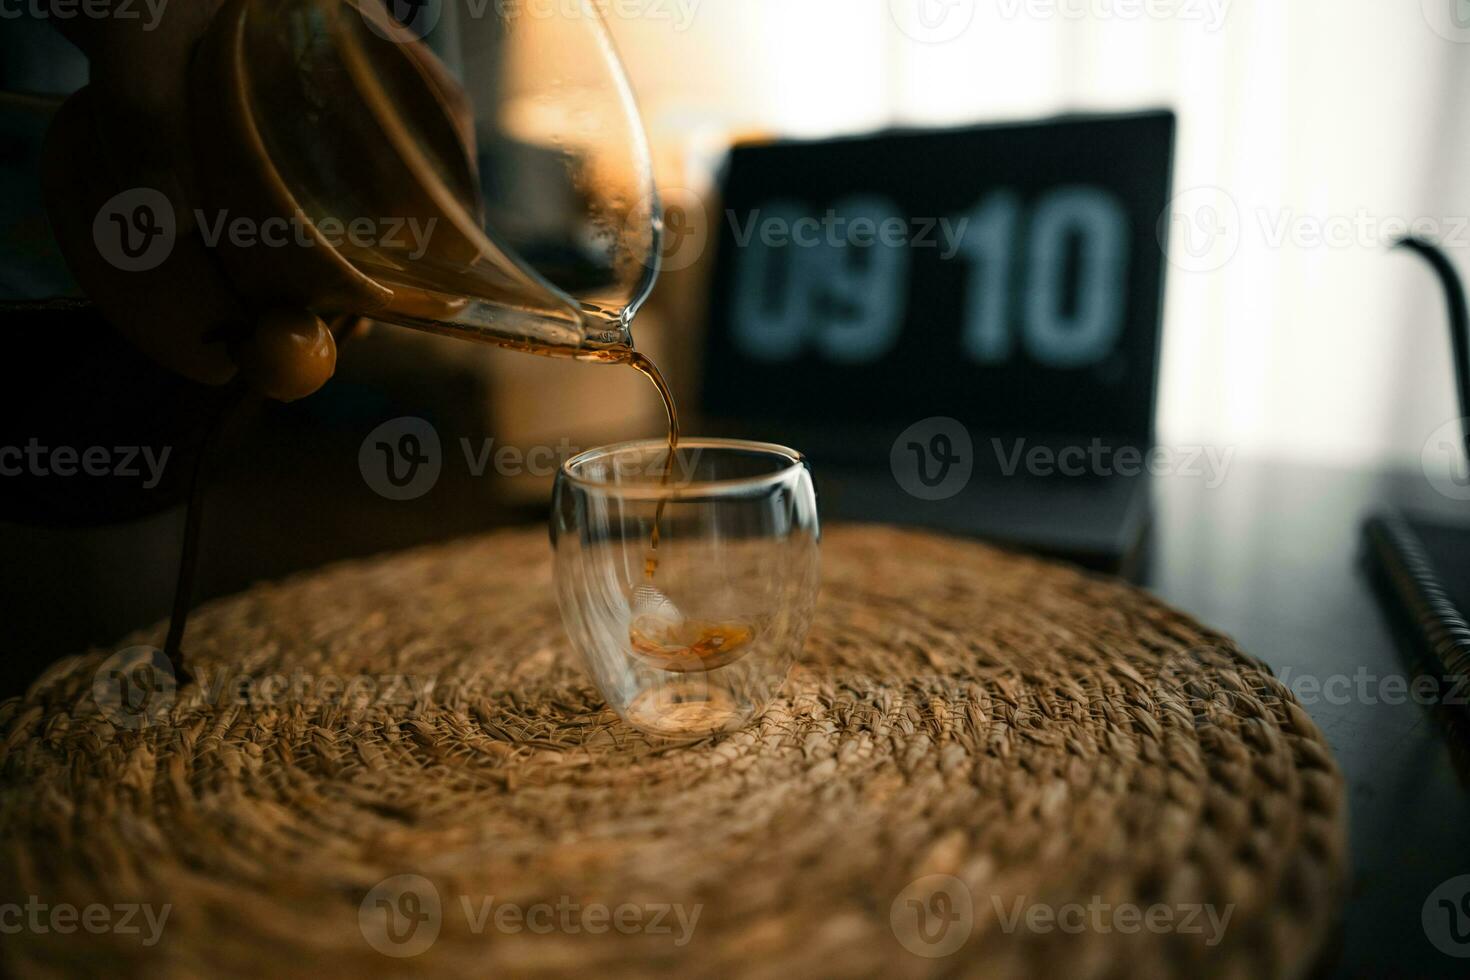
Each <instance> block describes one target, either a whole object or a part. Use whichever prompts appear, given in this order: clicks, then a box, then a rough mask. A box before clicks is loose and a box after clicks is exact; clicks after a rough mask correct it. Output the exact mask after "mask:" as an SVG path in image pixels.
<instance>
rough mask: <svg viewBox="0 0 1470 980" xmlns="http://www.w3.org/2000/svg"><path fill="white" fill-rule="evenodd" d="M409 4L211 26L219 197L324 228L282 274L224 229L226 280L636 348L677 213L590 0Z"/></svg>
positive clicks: (201, 64) (494, 336) (209, 113)
mask: <svg viewBox="0 0 1470 980" xmlns="http://www.w3.org/2000/svg"><path fill="white" fill-rule="evenodd" d="M413 9H414V11H415V16H414V18H413V19H412V20H411V21H410V23H408V24H404V23H401V22H399V21H398V20H396V19H395V18H394V17H392V16H390V14H389V13H388V10H387V9H386V8H385V7H384V6H383V5H382V4H381V3H380V2H379V0H285V2H282V0H248V2H245V3H243V4H240V5H238V7H237V8H235V9H234V10H228V11H227V12H226V13H225V14H223V15H222V16H221V17H220V18H219V19H218V21H217V23H215V24H214V25H213V27H212V28H211V30H210V33H209V35H208V36H207V37H206V39H205V41H204V42H203V46H204V50H203V51H202V52H201V57H198V58H196V69H195V73H196V76H197V77H196V85H195V89H196V95H197V98H198V100H199V102H200V104H201V105H202V106H204V107H207V108H206V109H205V111H203V112H201V113H197V114H196V116H197V123H198V125H197V126H196V132H195V135H194V142H195V146H196V152H197V154H198V156H199V157H200V158H201V160H200V163H201V166H200V168H199V172H200V174H201V175H203V178H202V181H201V183H202V188H201V190H202V192H203V196H204V197H205V198H208V199H210V203H211V204H214V205H217V206H218V207H219V208H221V209H225V208H228V209H231V210H232V211H233V212H235V213H241V212H242V210H243V212H244V213H246V214H247V215H248V216H254V217H258V218H260V219H261V220H266V219H268V218H271V217H286V218H288V219H290V220H291V221H292V222H295V223H297V224H298V225H299V226H300V227H299V228H298V229H296V230H297V231H299V232H300V233H301V234H300V238H301V239H302V240H304V241H308V242H310V245H309V246H308V247H307V248H305V249H300V250H299V251H301V252H303V253H306V252H309V253H310V254H309V255H302V256H297V257H298V258H304V260H305V261H304V262H302V263H301V264H300V265H299V267H298V268H296V269H289V268H287V269H286V270H285V272H284V274H283V267H285V266H287V265H288V263H285V262H282V261H280V260H279V257H277V256H267V257H266V259H267V260H266V261H262V256H261V255H260V254H259V253H260V251H261V250H260V249H258V248H236V247H231V245H230V244H229V243H224V244H223V246H222V248H221V254H222V258H223V259H224V261H225V263H226V266H227V269H228V271H229V273H230V274H231V276H232V278H234V279H235V280H236V281H238V282H240V283H242V284H243V285H244V286H245V288H246V289H247V290H249V291H250V292H251V293H252V294H255V295H260V294H262V293H264V294H266V295H270V294H271V293H272V292H283V293H285V294H286V295H284V296H282V297H281V298H282V299H291V300H300V299H307V300H310V301H311V302H309V303H308V304H307V305H309V306H311V307H312V308H314V309H318V311H319V312H323V310H322V309H321V308H322V307H337V309H334V310H329V311H326V312H343V313H355V314H363V315H368V316H371V317H372V318H373V319H375V320H382V321H387V322H391V323H396V324H401V325H404V326H409V327H415V328H418V329H423V330H429V331H433V332H436V333H445V334H453V335H459V336H465V337H468V338H471V339H477V340H482V341H486V340H488V341H491V342H493V343H498V344H502V345H506V346H511V347H520V348H526V349H531V350H534V351H537V352H539V353H548V354H567V355H572V356H589V357H601V358H603V359H606V358H607V355H608V353H609V352H613V353H615V352H618V351H621V350H626V349H629V348H631V346H632V335H631V333H630V331H629V324H630V323H631V321H632V318H633V316H634V314H635V313H636V312H637V310H638V307H639V305H640V304H641V303H642V302H643V300H644V299H645V298H646V297H647V295H648V293H649V292H650V290H651V289H652V286H653V282H654V279H655V277H656V275H657V264H658V254H659V244H660V237H661V222H660V215H659V207H658V201H657V196H656V193H655V190H654V184H653V174H652V165H651V162H650V157H649V152H648V146H647V142H646V139H645V136H644V132H643V127H642V124H641V122H640V120H639V117H638V111H637V107H636V105H635V103H634V100H633V96H632V92H631V90H630V88H629V86H628V82H627V79H626V78H625V77H624V74H623V70H622V66H621V64H620V62H619V61H618V58H617V56H616V54H615V52H614V50H613V47H612V42H611V39H610V38H609V36H608V34H607V30H606V27H605V25H604V24H603V22H602V20H601V17H600V15H599V14H598V12H597V11H596V9H595V8H594V6H593V4H592V3H590V2H587V0H578V2H573V3H569V4H558V5H555V7H554V8H547V9H542V8H540V7H539V6H537V5H534V4H487V5H484V7H483V8H481V9H480V10H478V11H476V9H475V8H473V7H465V6H463V5H459V4H436V5H416V6H415V8H413ZM220 106H224V107H225V110H224V111H220V110H219V108H218V107H220ZM354 227H358V228H361V229H363V230H364V231H365V232H366V233H365V234H362V235H354V234H352V233H350V229H352V228H354ZM393 232H396V233H393ZM410 232H412V233H410ZM293 293H295V294H298V295H292V294H293Z"/></svg>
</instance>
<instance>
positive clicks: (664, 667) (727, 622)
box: [551, 439, 821, 739]
mask: <svg viewBox="0 0 1470 980" xmlns="http://www.w3.org/2000/svg"><path fill="white" fill-rule="evenodd" d="M820 537H821V534H820V530H819V527H818V522H817V503H816V495H815V493H814V491H813V489H812V477H811V470H810V467H809V466H808V465H807V462H806V460H805V458H803V457H802V456H801V455H800V454H799V453H796V452H793V451H792V450H790V449H785V448H782V447H780V446H774V445H770V444H767V443H758V442H741V441H736V440H728V439H686V440H683V441H681V442H680V444H679V448H678V451H677V452H676V453H675V454H674V455H673V458H672V459H670V456H669V449H668V445H667V443H665V442H663V441H662V440H649V441H644V442H628V443H622V444H619V445H615V446H608V447H604V448H602V449H594V450H591V451H590V452H585V453H582V454H581V455H579V456H575V457H573V458H572V459H570V460H568V461H567V462H566V464H565V465H564V466H563V467H562V469H561V472H560V474H559V475H558V477H557V483H556V493H555V500H554V504H553V512H552V523H551V538H552V546H553V548H554V550H555V556H556V592H557V601H558V602H559V603H560V605H561V613H562V619H563V621H564V622H565V624H566V629H567V633H568V634H569V635H570V637H571V640H572V643H573V645H574V646H576V648H577V649H578V651H580V653H581V654H582V657H583V659H584V660H585V662H586V665H587V669H588V672H589V673H590V674H591V675H592V679H593V681H594V682H595V683H596V684H597V687H598V689H599V690H601V691H602V694H603V697H605V698H606V699H607V702H608V704H609V705H611V706H612V708H613V710H615V711H616V712H617V713H618V714H619V715H620V716H621V717H622V718H623V719H624V720H625V721H626V722H627V723H628V724H630V725H632V726H633V727H634V728H637V729H639V730H640V731H643V732H645V733H647V734H649V735H653V736H658V737H662V738H668V739H695V738H701V737H703V736H706V735H711V734H714V733H716V732H722V731H732V730H734V729H738V728H741V727H743V726H744V725H746V724H747V723H748V722H750V721H751V720H753V719H754V718H756V717H757V716H758V715H759V714H760V713H761V712H762V711H764V710H765V708H766V706H767V705H768V704H769V703H770V701H771V699H772V698H773V697H774V696H775V695H776V693H777V691H778V690H779V689H780V687H781V685H782V683H783V682H784V681H785V679H786V675H787V673H788V672H789V671H790V670H791V666H792V665H793V664H794V663H795V662H796V658H797V656H798V655H799V654H800V652H801V647H802V643H803V642H804V641H805V639H806V633H807V628H808V627H809V626H810V624H811V617H812V609H813V607H814V605H815V603H816V597H817V583H818V548H819V543H820Z"/></svg>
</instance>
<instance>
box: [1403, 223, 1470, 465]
mask: <svg viewBox="0 0 1470 980" xmlns="http://www.w3.org/2000/svg"><path fill="white" fill-rule="evenodd" d="M1393 247H1394V248H1407V249H1409V250H1410V251H1413V252H1415V253H1417V254H1419V255H1421V256H1423V257H1424V259H1425V260H1426V261H1427V262H1428V263H1429V265H1430V266H1431V267H1432V268H1433V269H1434V272H1435V274H1436V275H1437V276H1439V282H1440V286H1441V287H1443V289H1444V295H1445V303H1446V305H1447V306H1448V307H1449V313H1450V343H1451V345H1452V347H1453V349H1454V353H1455V388H1456V391H1457V393H1458V394H1459V398H1460V424H1461V431H1460V442H1461V449H1463V450H1464V452H1465V458H1466V459H1467V460H1470V312H1467V308H1466V302H1465V286H1464V283H1462V282H1461V281H1460V276H1459V273H1457V272H1456V271H1455V267H1454V264H1453V263H1451V262H1450V259H1449V256H1447V255H1446V254H1445V253H1444V250H1443V249H1441V248H1440V247H1439V246H1438V245H1436V244H1434V243H1433V242H1431V241H1428V240H1427V239H1423V238H1416V237H1414V236H1409V237H1406V238H1401V239H1399V240H1398V241H1396V242H1394V243H1393Z"/></svg>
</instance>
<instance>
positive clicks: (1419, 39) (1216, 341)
mask: <svg viewBox="0 0 1470 980" xmlns="http://www.w3.org/2000/svg"><path fill="white" fill-rule="evenodd" d="M604 2H605V4H606V6H605V10H606V14H607V16H608V20H609V23H610V25H611V27H612V30H613V33H614V36H615V38H616V39H617V41H618V43H619V45H620V47H621V48H622V50H623V53H624V57H625V59H626V60H627V62H628V66H629V71H630V74H631V75H632V78H633V84H634V88H635V89H636V90H637V92H638V95H639V98H640V100H641V101H642V102H643V104H644V107H645V113H646V116H647V121H648V123H649V127H650V130H651V131H652V133H653V138H654V141H655V145H656V146H660V145H662V146H664V147H667V146H669V145H673V144H678V145H680V146H686V147H687V145H688V144H689V141H690V138H691V133H699V132H707V133H710V134H714V135H716V136H717V137H723V136H724V135H727V134H739V133H746V132H761V133H768V134H769V133H775V134H780V135H799V136H814V135H823V134H829V133H839V132H852V131H860V130H865V129H872V128H879V127H883V126H889V125H944V124H958V123H970V122H979V121H988V120H996V119H1007V118H1024V117H1029V116H1037V115H1047V114H1053V113H1058V112H1066V111H1086V110H1122V109H1138V108H1146V107H1157V106H1167V107H1172V108H1174V109H1175V110H1176V111H1177V112H1178V114H1179V118H1180V130H1179V148H1178V158H1177V163H1176V170H1175V190H1176V192H1189V194H1190V196H1188V197H1186V198H1183V199H1181V207H1184V206H1186V205H1187V207H1188V210H1187V211H1186V212H1185V213H1184V215H1183V217H1184V218H1188V219H1194V220H1201V219H1203V220H1206V221H1211V220H1217V221H1218V223H1217V225H1216V227H1217V228H1219V229H1220V230H1223V231H1225V232H1226V234H1225V235H1224V236H1222V237H1221V238H1220V239H1218V242H1219V243H1221V244H1218V245H1217V248H1218V249H1220V250H1222V251H1217V252H1216V253H1214V254H1213V255H1212V256H1211V257H1208V258H1205V259H1202V260H1201V259H1199V258H1198V257H1191V256H1189V255H1187V254H1184V255H1180V254H1179V253H1178V252H1177V249H1178V248H1179V247H1180V246H1181V245H1182V244H1183V243H1182V239H1181V238H1180V236H1178V235H1176V241H1175V243H1174V244H1175V247H1176V258H1179V259H1180V261H1179V262H1176V263H1174V264H1171V265H1170V267H1169V288H1168V296H1167V304H1166V316H1165V319H1166V323H1165V341H1164V360H1163V373H1162V382H1161V391H1160V418H1159V429H1160V436H1161V439H1162V440H1163V441H1165V442H1169V443H1172V444H1177V445H1186V444H1188V445H1198V444H1208V445H1215V446H1233V447H1236V449H1237V450H1238V452H1239V454H1240V455H1242V456H1246V455H1253V456H1291V457H1295V458H1305V459H1310V460H1317V461H1326V462H1336V463H1362V462H1383V461H1395V462H1407V461H1410V460H1413V461H1415V462H1417V461H1418V459H1419V457H1420V453H1421V450H1422V448H1423V447H1424V445H1425V441H1426V440H1427V439H1428V438H1429V436H1430V434H1431V433H1432V432H1434V430H1436V429H1437V428H1439V427H1440V425H1441V424H1442V423H1444V422H1445V421H1447V420H1449V419H1451V418H1454V417H1455V416H1457V415H1458V411H1457V410H1456V407H1455V404H1454V399H1453V397H1452V391H1453V387H1452V383H1451V363H1450V358H1449V342H1448V337H1447V334H1446V331H1445V328H1444V323H1443V311H1442V308H1441V304H1440V300H1439V297H1438V295H1437V293H1436V291H1435V287H1434V285H1433V282H1432V280H1431V278H1430V276H1429V274H1428V273H1427V271H1426V270H1425V269H1423V268H1421V267H1420V265H1419V264H1417V262H1416V261H1415V260H1413V259H1412V258H1410V257H1408V256H1407V255H1405V254H1402V253H1393V254H1390V253H1388V252H1387V251H1386V241H1387V239H1388V238H1389V237H1390V236H1391V235H1392V234H1393V233H1394V232H1396V231H1402V230H1404V229H1405V228H1406V227H1408V226H1409V225H1411V224H1413V223H1414V222H1416V221H1417V222H1419V229H1420V230H1422V231H1426V232H1431V233H1434V234H1435V235H1437V236H1438V237H1440V238H1443V239H1445V240H1447V243H1448V244H1449V245H1451V246H1452V248H1451V252H1452V254H1453V255H1455V257H1456V261H1457V262H1458V263H1459V264H1460V266H1461V268H1462V269H1465V270H1466V271H1470V222H1467V216H1470V113H1467V112H1466V108H1465V101H1464V98H1465V96H1466V95H1467V94H1470V0H604ZM1222 192H1223V193H1222ZM1201 203H1202V204H1203V205H1204V207H1205V208H1206V209H1208V210H1206V211H1196V210H1194V207H1195V205H1196V204H1201ZM1232 246H1233V250H1232Z"/></svg>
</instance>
